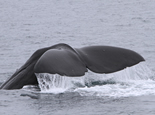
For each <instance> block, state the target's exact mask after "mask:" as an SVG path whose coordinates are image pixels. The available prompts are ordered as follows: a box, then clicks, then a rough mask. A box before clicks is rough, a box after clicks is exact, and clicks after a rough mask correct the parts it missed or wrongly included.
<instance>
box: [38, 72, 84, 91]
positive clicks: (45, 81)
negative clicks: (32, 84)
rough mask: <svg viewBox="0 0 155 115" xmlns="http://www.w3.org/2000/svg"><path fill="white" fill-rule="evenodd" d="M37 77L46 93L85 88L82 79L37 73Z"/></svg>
mask: <svg viewBox="0 0 155 115" xmlns="http://www.w3.org/2000/svg"><path fill="white" fill-rule="evenodd" d="M36 76H37V80H38V83H39V87H40V89H41V91H42V92H45V93H49V92H51V93H61V92H64V91H66V90H69V89H73V88H75V87H79V86H84V82H83V78H82V77H67V76H60V75H58V74H48V73H37V74H36Z"/></svg>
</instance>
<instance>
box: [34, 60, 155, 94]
mask: <svg viewBox="0 0 155 115" xmlns="http://www.w3.org/2000/svg"><path fill="white" fill-rule="evenodd" d="M36 76H37V79H38V82H39V87H40V89H41V92H45V93H61V92H65V91H74V92H78V93H79V94H80V95H82V96H89V95H91V96H92V95H93V96H109V97H122V96H138V95H146V94H155V91H154V89H155V80H154V77H155V76H154V74H153V72H152V71H151V70H150V69H149V68H148V67H147V65H146V63H145V62H141V63H139V64H137V65H135V66H133V67H128V68H125V69H124V70H121V71H118V72H115V73H111V74H96V73H93V72H91V71H89V72H88V73H86V74H85V75H84V76H82V77H67V76H60V75H58V74H54V75H52V74H48V73H39V74H36Z"/></svg>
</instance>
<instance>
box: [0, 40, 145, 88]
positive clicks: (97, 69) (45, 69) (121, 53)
mask: <svg viewBox="0 0 155 115" xmlns="http://www.w3.org/2000/svg"><path fill="white" fill-rule="evenodd" d="M142 61H145V59H144V58H143V57H142V56H141V55H140V54H138V53H137V52H135V51H132V50H129V49H125V48H120V47H114V46H102V45H99V46H86V47H82V48H72V47H71V46H70V45H68V44H65V43H59V44H56V45H53V46H50V47H45V48H41V49H38V50H36V51H35V52H34V53H33V54H32V56H30V58H29V59H28V60H27V61H26V62H25V64H24V65H23V66H21V67H20V68H19V69H17V71H16V72H15V73H14V74H13V75H12V76H11V77H10V78H9V79H8V80H6V82H4V83H3V84H2V85H1V86H0V89H6V90H9V89H20V88H22V87H23V86H25V85H38V81H37V78H36V75H35V74H37V73H49V74H59V75H61V76H67V77H80V76H83V75H85V73H86V72H88V70H90V71H92V72H94V73H100V74H102V73H103V74H108V73H114V72H117V71H120V70H123V69H125V68H127V67H131V66H133V65H136V64H138V63H140V62H142Z"/></svg>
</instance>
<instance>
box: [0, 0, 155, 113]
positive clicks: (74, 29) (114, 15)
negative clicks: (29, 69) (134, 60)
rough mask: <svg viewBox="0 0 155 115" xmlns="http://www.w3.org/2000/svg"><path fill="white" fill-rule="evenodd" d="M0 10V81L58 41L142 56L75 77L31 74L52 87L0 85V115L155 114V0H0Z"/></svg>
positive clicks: (78, 46) (2, 81)
mask: <svg viewBox="0 0 155 115" xmlns="http://www.w3.org/2000/svg"><path fill="white" fill-rule="evenodd" d="M0 12H1V13H0V84H2V83H4V82H5V81H6V80H7V79H8V78H9V77H10V76H11V75H12V74H13V73H14V72H15V71H16V70H17V69H18V68H20V67H21V66H22V65H23V64H24V63H25V62H26V60H27V59H28V58H29V57H30V56H31V55H32V53H33V52H34V51H36V50H37V49H39V48H43V47H48V46H52V45H55V44H58V43H66V44H69V45H70V46H72V47H73V48H80V47H84V46H92V45H109V46H116V47H122V48H126V49H131V50H134V51H136V52H138V53H139V54H140V55H142V56H143V57H144V58H145V60H146V61H145V62H141V63H139V64H137V65H135V66H133V67H129V68H126V69H124V70H122V71H119V72H116V73H111V74H94V73H92V72H89V73H88V74H86V75H85V76H82V77H80V78H75V79H69V78H68V77H63V76H58V75H49V74H43V75H42V76H43V77H39V75H37V77H38V80H40V79H41V78H44V80H45V82H46V84H47V85H49V86H50V88H49V89H47V88H46V87H44V86H43V85H41V82H40V87H41V89H42V90H41V91H38V88H36V87H34V86H25V87H24V88H22V89H19V90H0V115H155V1H154V0H10V1H9V0H0ZM47 77H48V79H51V81H52V80H55V81H57V78H59V80H60V81H57V82H49V81H48V80H46V78H47ZM40 81H41V80H40ZM52 83H53V84H52ZM95 83H97V84H95ZM51 84H52V85H51Z"/></svg>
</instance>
